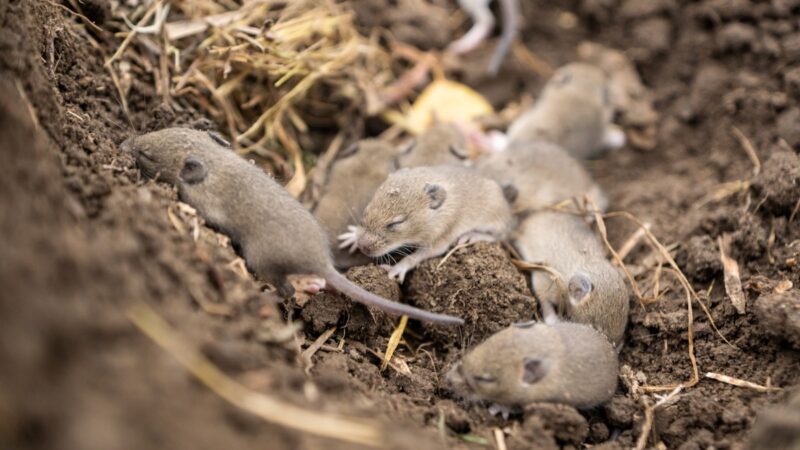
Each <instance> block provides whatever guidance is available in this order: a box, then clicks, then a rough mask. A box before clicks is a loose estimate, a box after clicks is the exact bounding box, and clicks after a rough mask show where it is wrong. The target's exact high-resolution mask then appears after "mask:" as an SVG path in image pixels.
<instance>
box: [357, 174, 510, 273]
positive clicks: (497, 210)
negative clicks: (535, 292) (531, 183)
mask: <svg viewBox="0 0 800 450" xmlns="http://www.w3.org/2000/svg"><path fill="white" fill-rule="evenodd" d="M511 223H512V216H511V208H510V207H509V205H508V202H506V200H505V198H504V197H503V191H502V190H501V189H500V186H499V185H498V184H497V183H496V182H494V181H492V180H490V179H488V178H485V177H483V176H481V175H480V174H478V172H476V171H475V170H473V169H470V168H467V167H460V166H434V167H417V168H414V169H401V170H398V171H397V172H395V173H393V174H391V175H390V176H389V178H387V179H386V181H385V182H384V183H383V184H382V185H381V187H379V188H378V190H377V191H376V192H375V195H374V196H373V197H372V201H370V203H369V205H368V206H367V208H366V209H365V210H364V215H363V216H362V218H361V224H360V225H359V226H358V227H356V230H355V231H354V232H353V233H351V234H350V235H347V236H342V247H350V249H351V251H355V249H356V248H357V249H359V250H361V252H362V253H364V254H366V255H368V256H371V257H378V256H381V255H386V254H389V253H391V252H394V251H397V250H401V249H405V248H408V247H411V248H414V249H415V251H414V252H413V253H411V254H410V255H408V256H406V257H405V258H403V259H402V260H401V261H400V262H399V263H397V264H395V265H394V266H393V267H392V268H391V269H390V270H389V276H390V277H392V278H395V279H397V280H398V281H400V282H401V283H402V282H403V280H404V279H405V275H406V273H407V272H408V271H409V270H411V269H413V268H414V267H415V266H416V265H417V264H419V263H420V262H422V261H424V260H426V259H428V258H432V257H434V256H438V255H441V254H443V253H444V252H446V251H447V249H448V248H450V246H451V245H452V244H454V243H456V242H457V243H459V244H461V243H469V242H476V241H496V240H502V239H504V238H505V237H506V236H507V235H508V232H509V231H510V228H511Z"/></svg>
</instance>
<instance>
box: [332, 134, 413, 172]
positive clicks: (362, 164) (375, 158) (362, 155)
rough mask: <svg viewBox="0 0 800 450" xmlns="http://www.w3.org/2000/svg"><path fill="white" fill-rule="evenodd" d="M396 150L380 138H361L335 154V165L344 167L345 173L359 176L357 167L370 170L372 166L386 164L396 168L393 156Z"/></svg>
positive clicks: (395, 154)
mask: <svg viewBox="0 0 800 450" xmlns="http://www.w3.org/2000/svg"><path fill="white" fill-rule="evenodd" d="M397 153H398V152H397V150H396V149H395V148H394V146H393V145H392V144H390V143H389V142H386V141H383V140H380V139H363V140H360V141H358V142H355V143H353V144H352V145H350V146H348V147H346V148H344V149H342V150H341V151H339V153H337V154H336V163H335V164H336V165H337V166H339V167H346V171H347V173H350V174H352V176H353V177H358V176H360V174H359V169H362V171H369V170H372V169H373V167H375V166H378V167H385V166H386V165H387V164H388V165H390V166H391V169H392V170H394V169H396V166H395V163H394V157H395V156H397Z"/></svg>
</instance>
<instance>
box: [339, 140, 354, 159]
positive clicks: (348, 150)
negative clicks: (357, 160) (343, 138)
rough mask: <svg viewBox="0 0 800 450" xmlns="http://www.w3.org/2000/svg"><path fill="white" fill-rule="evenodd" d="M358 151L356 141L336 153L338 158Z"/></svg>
mask: <svg viewBox="0 0 800 450" xmlns="http://www.w3.org/2000/svg"><path fill="white" fill-rule="evenodd" d="M356 153H358V142H354V143H352V144H350V145H348V146H347V148H345V149H344V150H342V151H340V152H339V153H337V154H336V159H344V158H347V157H349V156H353V155H355V154H356Z"/></svg>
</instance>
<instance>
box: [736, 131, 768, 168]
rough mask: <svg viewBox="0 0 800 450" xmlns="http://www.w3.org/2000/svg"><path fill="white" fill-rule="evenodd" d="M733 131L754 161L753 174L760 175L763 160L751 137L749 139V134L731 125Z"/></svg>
mask: <svg viewBox="0 0 800 450" xmlns="http://www.w3.org/2000/svg"><path fill="white" fill-rule="evenodd" d="M731 130H732V131H733V136H734V137H735V138H736V140H737V141H739V144H740V145H741V146H742V148H743V149H744V151H745V152H746V153H747V156H749V157H750V161H753V166H754V167H753V176H756V175H758V174H759V173H761V161H760V160H759V159H758V155H757V154H756V149H755V148H753V144H752V143H751V142H750V139H747V136H745V135H744V133H742V130H740V129H738V128H737V127H735V126H733V127H731Z"/></svg>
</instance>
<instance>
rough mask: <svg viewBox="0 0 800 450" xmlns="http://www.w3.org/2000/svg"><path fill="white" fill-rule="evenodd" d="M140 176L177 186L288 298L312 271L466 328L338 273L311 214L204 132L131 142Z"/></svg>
mask: <svg viewBox="0 0 800 450" xmlns="http://www.w3.org/2000/svg"><path fill="white" fill-rule="evenodd" d="M121 148H122V149H123V150H127V151H130V152H132V153H133V154H134V156H135V158H136V161H137V164H138V165H139V167H140V168H141V170H142V172H143V173H144V174H145V175H147V176H151V177H157V178H158V179H159V180H162V181H166V182H169V183H172V184H175V185H177V187H178V193H179V195H180V198H181V199H182V200H183V201H185V202H186V203H188V204H189V205H191V206H193V207H194V208H195V209H197V211H198V212H199V214H200V215H201V216H203V217H204V218H205V219H206V221H207V222H208V223H209V224H211V225H212V226H214V227H216V228H218V229H219V230H220V231H222V232H223V233H225V234H227V235H228V236H230V238H231V240H232V241H233V242H235V243H237V244H238V246H239V249H240V252H241V255H242V257H243V258H244V260H245V262H246V263H247V265H248V267H249V268H250V269H251V270H253V272H255V274H256V275H258V276H259V277H260V278H262V279H264V280H267V281H269V282H270V283H271V284H273V285H274V286H275V287H276V288H277V289H278V292H279V293H280V294H281V295H283V296H287V297H288V296H291V295H292V294H293V293H294V288H293V287H292V285H291V284H290V283H289V281H288V280H287V278H286V277H287V275H290V274H299V273H313V274H316V275H319V276H321V277H323V278H324V279H325V281H326V282H327V283H329V284H330V285H332V286H333V287H334V288H336V289H337V290H339V291H340V292H342V293H344V294H345V295H347V296H348V297H350V298H352V299H353V300H355V301H357V302H360V303H364V304H367V305H370V306H374V307H377V308H379V309H382V310H384V311H387V312H389V313H392V314H398V315H399V314H404V315H408V316H409V317H411V318H415V319H420V320H425V321H430V322H440V323H446V324H461V323H463V320H461V319H459V318H456V317H451V316H446V315H441V314H434V313H430V312H427V311H422V310H420V309H417V308H414V307H411V306H409V305H404V304H401V303H397V302H393V301H390V300H387V299H385V298H382V297H379V296H377V295H375V294H372V293H370V292H367V291H366V290H364V289H362V288H361V287H359V286H357V285H355V284H353V283H352V282H351V281H350V280H348V279H347V278H345V277H344V276H342V275H341V274H339V272H337V271H336V269H334V266H333V261H332V258H331V252H330V249H329V247H328V239H327V236H326V235H325V232H324V231H323V229H322V227H321V226H320V225H319V223H318V222H317V220H316V219H315V218H314V216H312V215H311V213H310V212H309V211H308V210H307V209H305V208H304V207H303V206H302V205H301V204H300V203H299V202H298V201H297V200H295V199H294V198H293V197H292V196H291V195H289V193H288V192H286V190H285V189H284V188H283V187H282V186H280V185H279V184H278V183H276V182H275V181H274V180H273V179H272V178H271V177H270V176H268V175H267V174H266V173H264V172H263V171H262V170H261V169H260V168H258V167H256V166H255V165H254V164H252V163H250V162H248V161H247V160H245V159H244V158H242V157H240V156H239V155H237V154H236V153H234V152H233V151H231V150H230V148H229V147H228V146H226V143H225V141H224V140H222V139H220V138H219V137H218V136H216V135H214V134H210V133H207V132H202V131H196V130H190V129H182V128H169V129H165V130H160V131H156V132H152V133H147V134H145V135H142V136H136V137H132V138H129V139H128V140H127V141H125V142H124V143H123V144H122V145H121Z"/></svg>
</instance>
